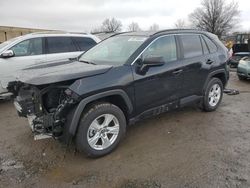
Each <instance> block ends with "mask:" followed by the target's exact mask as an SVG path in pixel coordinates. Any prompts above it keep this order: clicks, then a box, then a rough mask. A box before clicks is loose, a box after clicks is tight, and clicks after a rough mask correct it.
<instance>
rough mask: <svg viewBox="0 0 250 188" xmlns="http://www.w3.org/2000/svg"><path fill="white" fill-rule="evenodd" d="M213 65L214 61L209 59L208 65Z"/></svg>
mask: <svg viewBox="0 0 250 188" xmlns="http://www.w3.org/2000/svg"><path fill="white" fill-rule="evenodd" d="M212 63H214V61H212V60H211V59H208V60H207V62H206V64H208V65H211V64H212Z"/></svg>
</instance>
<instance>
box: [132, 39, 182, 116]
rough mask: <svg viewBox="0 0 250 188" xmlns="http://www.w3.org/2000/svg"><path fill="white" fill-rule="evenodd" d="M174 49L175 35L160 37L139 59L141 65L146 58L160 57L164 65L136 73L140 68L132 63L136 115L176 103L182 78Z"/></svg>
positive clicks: (136, 63)
mask: <svg viewBox="0 0 250 188" xmlns="http://www.w3.org/2000/svg"><path fill="white" fill-rule="evenodd" d="M177 49H178V47H177V45H176V39H175V36H173V35H171V36H161V37H159V38H158V39H156V40H155V41H154V42H153V43H151V44H150V45H149V47H148V48H147V49H146V50H145V51H144V52H143V53H142V55H141V57H140V58H139V59H141V62H142V64H143V62H144V61H145V59H147V58H155V59H157V58H158V57H161V58H163V60H164V64H163V65H161V66H150V67H148V68H147V70H146V72H143V73H141V72H140V71H138V67H140V66H141V65H138V64H139V63H138V62H139V61H135V63H134V64H133V71H134V80H135V82H134V83H135V85H134V87H135V99H136V110H137V114H140V113H142V112H145V111H148V110H149V111H150V109H154V108H156V109H157V107H159V106H161V105H165V104H168V103H171V102H174V101H178V99H179V95H180V93H181V90H182V82H183V76H182V69H181V66H182V65H181V64H180V62H179V61H178V50H177ZM139 59H138V60H139Z"/></svg>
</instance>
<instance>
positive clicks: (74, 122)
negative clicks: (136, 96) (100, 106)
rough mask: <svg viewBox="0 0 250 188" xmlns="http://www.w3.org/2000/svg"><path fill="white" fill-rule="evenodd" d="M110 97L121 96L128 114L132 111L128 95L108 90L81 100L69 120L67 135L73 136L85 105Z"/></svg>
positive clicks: (120, 91)
mask: <svg viewBox="0 0 250 188" xmlns="http://www.w3.org/2000/svg"><path fill="white" fill-rule="evenodd" d="M112 95H119V96H121V97H122V98H123V99H124V101H125V103H126V105H127V107H128V110H129V113H131V112H132V111H133V105H132V103H131V100H130V98H129V97H128V95H127V94H126V92H125V91H123V90H121V89H115V90H110V91H105V92H102V93H98V94H96V95H92V96H89V97H87V98H85V99H83V100H82V101H81V102H80V103H79V104H78V106H77V107H76V110H75V112H74V115H73V117H72V120H71V124H70V127H69V133H70V134H71V135H73V136H74V135H75V133H76V131H77V127H78V123H79V120H80V118H81V114H82V112H83V110H84V108H85V107H86V105H87V104H88V103H90V102H92V101H95V100H97V99H100V98H103V97H108V96H112Z"/></svg>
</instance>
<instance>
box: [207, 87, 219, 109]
mask: <svg viewBox="0 0 250 188" xmlns="http://www.w3.org/2000/svg"><path fill="white" fill-rule="evenodd" d="M220 97H221V87H220V86H219V84H214V85H213V86H212V87H211V89H210V91H209V95H208V103H209V105H210V106H212V107H214V106H216V105H217V104H218V102H219V101H220Z"/></svg>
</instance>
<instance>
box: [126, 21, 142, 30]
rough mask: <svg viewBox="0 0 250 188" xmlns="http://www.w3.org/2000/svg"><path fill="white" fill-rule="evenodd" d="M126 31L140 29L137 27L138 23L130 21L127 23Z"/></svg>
mask: <svg viewBox="0 0 250 188" xmlns="http://www.w3.org/2000/svg"><path fill="white" fill-rule="evenodd" d="M128 31H141V28H140V27H139V24H138V23H136V22H131V23H130V24H129V25H128Z"/></svg>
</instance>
